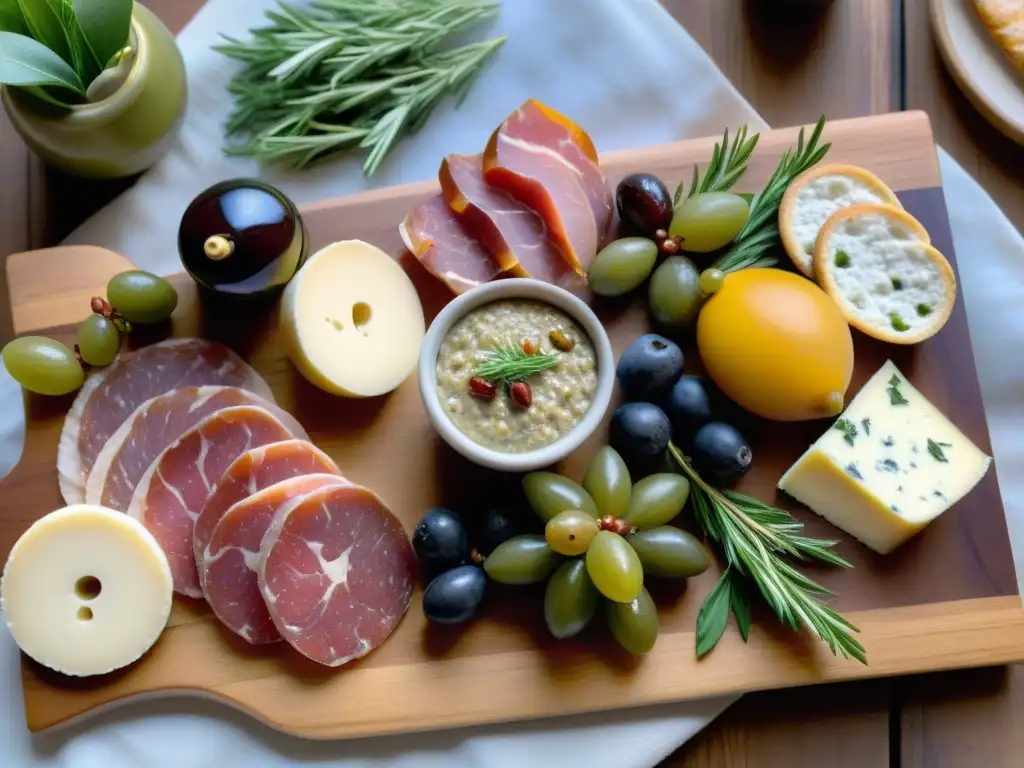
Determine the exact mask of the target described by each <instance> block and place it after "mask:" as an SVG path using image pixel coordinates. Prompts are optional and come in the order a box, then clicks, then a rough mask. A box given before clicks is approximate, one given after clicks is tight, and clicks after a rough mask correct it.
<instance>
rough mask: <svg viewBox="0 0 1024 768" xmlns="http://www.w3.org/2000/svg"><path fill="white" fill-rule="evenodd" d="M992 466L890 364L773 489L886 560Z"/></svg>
mask: <svg viewBox="0 0 1024 768" xmlns="http://www.w3.org/2000/svg"><path fill="white" fill-rule="evenodd" d="M904 401H905V402H904ZM991 461H992V460H991V458H989V457H988V456H986V455H985V454H984V453H982V451H980V450H979V449H978V448H977V447H976V446H975V445H974V444H973V443H972V442H971V441H970V440H968V439H967V438H966V437H964V435H963V434H962V433H961V432H960V430H958V429H957V428H956V427H955V426H953V424H952V422H950V420H949V419H948V418H946V416H945V415H943V414H942V413H941V412H940V411H939V410H938V409H937V408H936V407H935V406H934V405H932V404H931V403H929V402H928V401H927V400H926V399H925V398H924V396H923V395H921V393H920V392H918V391H917V389H915V388H914V387H913V385H911V384H910V383H909V382H908V381H907V379H906V377H905V376H903V374H902V373H900V372H899V370H898V369H897V368H896V366H895V365H893V363H892V362H891V361H888V362H886V363H885V365H883V366H882V367H881V368H880V369H879V371H878V373H876V374H875V375H874V376H872V377H871V379H870V380H869V381H868V383H867V384H865V385H864V387H863V389H861V391H860V392H859V393H858V394H857V396H856V397H855V398H854V399H853V402H851V403H850V406H849V408H847V409H846V412H845V413H844V414H843V416H842V418H841V419H839V420H838V421H836V423H835V425H833V427H832V428H831V429H829V431H828V432H826V433H825V434H824V435H822V436H821V438H819V439H818V441H817V442H816V443H815V444H814V445H812V446H811V447H810V449H809V450H808V451H807V452H806V453H805V454H804V455H803V456H801V457H800V459H799V460H798V461H797V462H796V464H794V465H793V466H792V467H791V468H790V469H789V471H787V472H786V474H784V475H783V476H782V479H781V480H779V488H780V489H781V490H783V491H785V492H786V493H788V494H789V495H790V496H792V497H793V498H794V499H796V500H797V501H799V502H801V503H803V504H806V505H807V506H808V507H810V508H811V509H813V510H814V511H815V512H817V513H818V514H819V515H821V516H822V517H824V518H825V519H826V520H828V521H829V522H830V523H832V524H833V525H835V526H837V527H838V528H842V529H843V530H844V531H846V532H847V533H849V534H851V535H853V536H855V537H856V538H858V539H859V540H860V541H862V542H864V543H865V544H866V545H868V546H869V547H871V548H872V549H874V550H875V551H876V552H880V553H882V554H885V553H887V552H891V551H892V550H893V549H895V548H896V547H898V546H899V545H900V544H902V543H903V542H905V541H906V540H907V539H909V538H911V537H912V536H914V535H915V534H916V533H917V532H918V531H920V530H921V529H922V528H924V527H925V526H926V525H928V523H930V522H931V521H932V520H934V519H935V518H937V517H938V516H939V515H941V514H942V513H943V512H945V511H946V510H947V509H949V508H950V507H951V506H953V505H954V504H955V503H956V502H958V501H959V500H960V499H962V498H963V497H964V496H965V495H967V493H968V492H969V491H970V490H971V489H972V488H974V486H975V485H977V484H978V482H979V481H980V480H981V478H982V477H984V476H985V473H986V472H987V471H988V467H989V464H990V463H991Z"/></svg>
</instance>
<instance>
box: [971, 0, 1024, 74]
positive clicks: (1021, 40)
mask: <svg viewBox="0 0 1024 768" xmlns="http://www.w3.org/2000/svg"><path fill="white" fill-rule="evenodd" d="M973 3H974V8H975V9H976V10H977V11H978V15H979V16H980V17H981V21H982V23H983V24H984V25H985V28H986V29H988V33H989V34H990V35H991V36H992V39H993V40H995V42H996V45H998V46H999V48H1000V49H1001V50H1002V52H1003V53H1004V54H1006V56H1007V58H1009V60H1010V63H1011V64H1013V66H1014V69H1016V70H1017V71H1018V72H1019V73H1020V74H1021V75H1022V76H1024V0H973Z"/></svg>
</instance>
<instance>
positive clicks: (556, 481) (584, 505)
mask: <svg viewBox="0 0 1024 768" xmlns="http://www.w3.org/2000/svg"><path fill="white" fill-rule="evenodd" d="M523 490H524V491H525V492H526V499H527V501H529V502H530V506H531V507H532V508H533V511H534V512H536V513H537V516H538V517H540V519H541V520H543V521H544V522H545V523H546V522H547V521H548V520H550V519H551V518H552V517H554V516H555V515H557V514H559V513H561V512H564V511H565V510H567V509H579V510H582V511H584V512H586V513H587V514H588V515H590V516H591V517H597V507H596V506H594V500H593V499H592V498H590V494H589V493H587V492H586V491H585V490H583V488H582V487H581V486H580V485H578V484H577V483H574V482H573V481H572V480H570V479H569V478H567V477H562V475H556V474H555V473H554V472H530V473H529V474H528V475H526V476H525V477H524V478H523Z"/></svg>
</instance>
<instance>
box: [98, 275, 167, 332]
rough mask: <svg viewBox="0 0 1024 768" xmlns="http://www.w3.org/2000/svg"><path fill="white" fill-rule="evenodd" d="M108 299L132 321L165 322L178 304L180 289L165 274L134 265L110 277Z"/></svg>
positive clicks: (143, 323)
mask: <svg viewBox="0 0 1024 768" xmlns="http://www.w3.org/2000/svg"><path fill="white" fill-rule="evenodd" d="M107 301H109V302H110V305H111V306H112V307H113V308H114V309H115V310H116V311H117V312H119V313H120V314H121V315H122V316H123V317H124V319H125V320H127V321H128V322H130V323H139V324H142V325H146V324H149V323H162V322H163V321H164V320H166V319H167V318H169V317H170V316H171V313H172V312H173V311H174V308H175V307H177V306H178V292H177V291H175V290H174V286H173V285H171V284H170V283H169V282H167V281H166V280H164V279H163V278H162V277H157V276H156V275H154V274H151V273H149V272H143V271H142V270H141V269H133V270H130V271H128V272H121V273H120V274H118V275H114V276H113V277H112V278H110V282H109V283H107Z"/></svg>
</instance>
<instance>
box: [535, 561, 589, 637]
mask: <svg viewBox="0 0 1024 768" xmlns="http://www.w3.org/2000/svg"><path fill="white" fill-rule="evenodd" d="M596 610H597V590H596V589H594V583H593V582H592V581H591V580H590V577H589V576H588V575H587V565H586V563H585V562H584V561H583V559H582V558H578V557H577V558H574V559H572V560H569V561H567V562H565V563H562V565H561V567H559V569H558V570H557V571H555V574H554V575H553V576H552V577H551V579H550V580H549V581H548V586H547V589H546V590H545V591H544V620H545V621H546V622H547V625H548V631H549V632H551V634H552V635H554V636H555V637H557V638H558V639H559V640H561V639H563V638H566V637H572V636H573V635H575V634H577V633H579V632H581V631H582V630H583V628H584V627H586V626H587V624H589V623H590V620H591V619H592V618H593V617H594V612H595V611H596Z"/></svg>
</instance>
